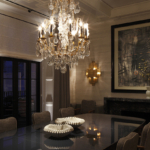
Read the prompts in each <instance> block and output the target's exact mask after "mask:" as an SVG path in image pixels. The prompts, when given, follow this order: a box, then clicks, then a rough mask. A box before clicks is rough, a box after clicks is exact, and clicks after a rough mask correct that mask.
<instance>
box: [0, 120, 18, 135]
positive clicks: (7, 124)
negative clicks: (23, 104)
mask: <svg viewBox="0 0 150 150" xmlns="http://www.w3.org/2000/svg"><path fill="white" fill-rule="evenodd" d="M16 129H17V120H16V118H14V117H9V118H6V119H0V133H2V132H7V131H11V130H16Z"/></svg>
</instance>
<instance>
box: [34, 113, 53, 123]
mask: <svg viewBox="0 0 150 150" xmlns="http://www.w3.org/2000/svg"><path fill="white" fill-rule="evenodd" d="M50 121H51V117H50V112H49V111H44V112H40V113H33V114H32V123H33V125H37V124H42V123H46V122H50Z"/></svg>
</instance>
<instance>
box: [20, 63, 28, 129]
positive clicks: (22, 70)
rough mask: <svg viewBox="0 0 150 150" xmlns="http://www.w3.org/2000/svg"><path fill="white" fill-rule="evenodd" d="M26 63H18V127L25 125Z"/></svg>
mask: <svg viewBox="0 0 150 150" xmlns="http://www.w3.org/2000/svg"><path fill="white" fill-rule="evenodd" d="M26 106H27V104H26V63H25V62H18V125H19V127H21V126H25V125H26V124H27V123H26V115H27V114H26Z"/></svg>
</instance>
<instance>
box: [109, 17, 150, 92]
mask: <svg viewBox="0 0 150 150" xmlns="http://www.w3.org/2000/svg"><path fill="white" fill-rule="evenodd" d="M111 46H112V60H111V62H112V92H129V93H144V92H145V91H146V86H150V20H143V21H137V22H132V23H126V24H120V25H113V26H112V27H111Z"/></svg>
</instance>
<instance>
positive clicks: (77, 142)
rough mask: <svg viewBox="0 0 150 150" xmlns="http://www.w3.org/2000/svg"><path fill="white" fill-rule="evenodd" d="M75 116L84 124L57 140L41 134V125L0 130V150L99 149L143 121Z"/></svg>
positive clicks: (126, 118)
mask: <svg viewBox="0 0 150 150" xmlns="http://www.w3.org/2000/svg"><path fill="white" fill-rule="evenodd" d="M76 117H80V118H83V119H85V123H84V124H83V125H82V126H80V127H79V128H77V129H75V130H74V132H72V133H71V134H70V135H69V136H67V137H65V138H61V139H56V138H53V137H50V136H49V135H47V134H46V133H44V131H43V127H44V126H43V127H41V128H40V129H35V127H33V126H28V127H24V128H19V129H18V130H16V131H11V132H6V133H1V134H0V150H49V149H70V150H103V149H104V148H106V147H108V146H109V145H111V144H112V143H114V142H116V141H117V140H118V139H119V138H121V137H124V136H126V135H128V134H129V133H130V132H132V131H134V130H135V129H136V128H138V127H139V126H140V125H141V124H142V123H144V122H145V120H144V119H140V118H133V117H123V116H115V115H104V114H82V115H78V116H76Z"/></svg>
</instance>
